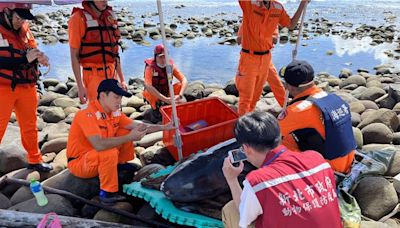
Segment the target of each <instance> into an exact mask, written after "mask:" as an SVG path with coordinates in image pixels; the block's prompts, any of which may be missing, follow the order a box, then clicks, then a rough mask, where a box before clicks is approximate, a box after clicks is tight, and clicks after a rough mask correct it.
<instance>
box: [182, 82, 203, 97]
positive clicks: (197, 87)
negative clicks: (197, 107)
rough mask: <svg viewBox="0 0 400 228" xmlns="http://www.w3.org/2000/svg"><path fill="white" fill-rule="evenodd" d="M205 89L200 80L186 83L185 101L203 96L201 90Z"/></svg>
mask: <svg viewBox="0 0 400 228" xmlns="http://www.w3.org/2000/svg"><path fill="white" fill-rule="evenodd" d="M204 89H205V86H204V84H203V83H202V82H200V81H195V82H193V83H191V84H190V85H188V87H187V88H186V90H185V92H184V95H185V97H186V99H187V101H193V100H196V99H201V98H203V97H204V94H203V91H204Z"/></svg>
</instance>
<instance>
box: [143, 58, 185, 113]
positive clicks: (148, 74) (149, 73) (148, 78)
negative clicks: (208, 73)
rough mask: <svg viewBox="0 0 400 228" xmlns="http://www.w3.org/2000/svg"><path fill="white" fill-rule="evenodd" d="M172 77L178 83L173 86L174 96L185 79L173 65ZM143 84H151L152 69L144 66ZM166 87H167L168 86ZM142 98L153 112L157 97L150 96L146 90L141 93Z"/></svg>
mask: <svg viewBox="0 0 400 228" xmlns="http://www.w3.org/2000/svg"><path fill="white" fill-rule="evenodd" d="M172 75H173V76H174V77H175V78H176V79H178V81H179V82H177V83H175V84H174V85H173V86H174V94H175V95H178V94H179V92H180V91H181V88H182V83H181V82H182V81H183V79H184V78H185V75H183V74H182V72H180V71H179V70H178V68H177V67H176V66H175V65H173V70H172ZM144 83H145V84H146V85H152V84H153V69H152V68H151V67H150V66H146V69H145V72H144ZM166 86H168V84H167V85H166ZM143 97H144V98H145V99H146V100H147V102H149V104H150V105H151V107H152V108H153V110H155V109H156V108H157V105H156V104H157V102H158V101H159V99H157V97H155V96H153V95H151V94H150V93H149V91H147V90H144V91H143Z"/></svg>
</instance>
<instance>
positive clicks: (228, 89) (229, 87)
mask: <svg viewBox="0 0 400 228" xmlns="http://www.w3.org/2000/svg"><path fill="white" fill-rule="evenodd" d="M224 90H225V93H226V94H228V95H234V96H236V97H238V96H239V91H238V89H237V88H236V84H235V81H234V80H230V81H229V82H228V83H227V84H226V86H225V88H224Z"/></svg>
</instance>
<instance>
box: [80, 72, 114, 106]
mask: <svg viewBox="0 0 400 228" xmlns="http://www.w3.org/2000/svg"><path fill="white" fill-rule="evenodd" d="M83 68H86V67H83ZM100 68H101V66H99V67H92V68H91V70H87V69H83V85H84V86H85V88H86V95H87V98H88V99H89V101H95V100H97V88H98V87H99V85H100V82H101V81H103V80H104V79H106V74H105V72H104V70H102V69H100ZM106 71H107V77H108V78H109V79H111V78H114V79H117V78H116V73H115V72H114V66H109V67H107V69H106Z"/></svg>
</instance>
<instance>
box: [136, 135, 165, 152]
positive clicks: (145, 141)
mask: <svg viewBox="0 0 400 228" xmlns="http://www.w3.org/2000/svg"><path fill="white" fill-rule="evenodd" d="M162 137H163V132H162V131H158V132H154V133H151V134H147V135H145V136H144V137H143V138H142V139H141V140H140V141H137V142H136V145H137V146H141V147H145V148H147V147H149V146H152V145H154V144H155V143H156V142H158V141H161V140H162Z"/></svg>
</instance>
